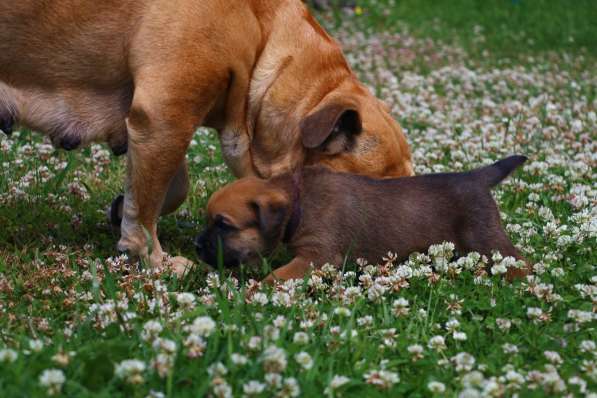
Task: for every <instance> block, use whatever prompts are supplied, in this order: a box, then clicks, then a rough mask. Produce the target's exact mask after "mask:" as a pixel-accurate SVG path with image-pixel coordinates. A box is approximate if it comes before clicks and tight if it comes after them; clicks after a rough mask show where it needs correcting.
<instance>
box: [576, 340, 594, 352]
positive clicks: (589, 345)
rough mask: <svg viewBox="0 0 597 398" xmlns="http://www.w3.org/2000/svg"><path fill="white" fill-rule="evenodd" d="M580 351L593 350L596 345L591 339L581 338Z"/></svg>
mask: <svg viewBox="0 0 597 398" xmlns="http://www.w3.org/2000/svg"><path fill="white" fill-rule="evenodd" d="M579 348H580V352H593V351H595V350H596V349H597V345H596V344H595V342H594V341H592V340H583V341H582V342H581V343H580V347H579Z"/></svg>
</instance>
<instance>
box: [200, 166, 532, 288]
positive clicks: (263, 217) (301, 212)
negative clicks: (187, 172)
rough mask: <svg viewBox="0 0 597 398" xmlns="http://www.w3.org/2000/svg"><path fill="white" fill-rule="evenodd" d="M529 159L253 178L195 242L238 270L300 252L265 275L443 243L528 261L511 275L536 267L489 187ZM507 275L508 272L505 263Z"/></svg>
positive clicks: (292, 274) (221, 196)
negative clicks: (412, 171)
mask: <svg viewBox="0 0 597 398" xmlns="http://www.w3.org/2000/svg"><path fill="white" fill-rule="evenodd" d="M525 160H526V157H524V156H511V157H509V158H506V159H503V160H500V161H499V162H497V163H495V164H493V165H491V166H487V167H483V168H480V169H477V170H473V171H471V172H467V173H444V174H429V175H421V176H416V177H405V178H391V179H374V178H370V177H367V176H358V175H354V174H348V173H338V172H334V171H331V170H329V169H326V168H322V167H307V168H305V169H304V175H303V176H302V177H301V178H298V179H297V178H296V175H297V174H298V173H295V175H294V176H293V175H291V174H285V175H282V176H277V177H275V178H272V179H270V180H262V179H258V178H254V177H247V178H243V179H240V180H237V181H235V182H233V183H232V184H230V185H227V186H225V187H223V188H222V189H220V190H219V191H217V192H216V193H214V194H213V195H212V197H211V198H210V200H209V203H208V206H207V210H208V218H209V221H208V226H207V228H206V230H205V231H204V232H203V233H202V234H201V235H200V236H199V237H198V238H197V239H196V246H197V252H198V254H199V256H200V257H202V258H203V260H204V261H206V262H207V263H209V264H211V265H217V263H218V260H219V258H221V259H222V261H223V265H225V266H228V267H234V266H237V265H239V264H240V263H245V264H247V263H249V264H250V263H252V262H256V261H259V260H260V256H261V255H267V254H268V253H269V252H270V251H271V250H272V249H274V248H275V247H276V246H278V245H279V244H280V243H282V242H285V243H288V245H289V247H290V249H291V250H292V251H293V252H294V255H295V257H294V259H293V260H292V261H291V262H290V263H288V264H287V265H285V266H283V267H281V268H278V269H277V270H275V271H274V272H273V273H272V274H271V275H270V276H269V277H268V278H266V281H268V282H272V281H273V280H274V277H275V278H279V279H282V280H287V279H292V278H302V277H303V276H304V274H305V272H306V271H307V270H308V269H309V266H310V264H312V263H313V264H314V265H315V266H321V265H323V264H324V263H331V264H337V265H338V264H342V263H343V260H344V257H345V256H348V257H349V258H350V259H353V260H354V259H357V258H365V259H367V260H369V261H371V262H375V261H380V260H381V258H382V256H384V255H386V253H387V252H388V250H390V251H392V252H395V253H396V255H397V258H398V259H399V260H400V261H402V260H404V259H406V258H408V256H409V255H410V254H411V253H413V252H415V251H418V252H422V251H425V250H427V248H428V247H429V246H430V245H433V244H439V243H442V242H444V241H450V242H454V244H455V246H456V250H457V251H458V252H459V253H462V254H464V253H468V252H471V251H476V252H478V253H480V254H483V255H488V256H491V252H492V250H498V251H499V252H500V253H501V254H502V255H503V256H511V257H513V258H514V259H516V260H521V262H522V265H523V266H522V267H520V268H516V267H511V268H508V269H507V274H506V277H507V278H508V279H509V280H511V279H513V278H514V277H521V276H523V275H526V274H527V273H528V272H529V270H528V266H527V265H526V263H525V261H524V259H523V258H522V256H521V255H520V254H519V252H518V251H517V250H516V248H515V247H514V245H512V242H510V239H508V236H507V235H506V232H505V231H504V229H503V228H502V226H501V223H500V214H499V210H498V207H497V206H496V203H495V201H494V200H493V198H492V196H491V193H490V192H489V190H490V188H491V187H493V186H495V185H497V184H498V183H499V182H500V181H501V180H503V179H504V178H506V177H507V176H508V175H509V174H510V173H512V172H513V171H514V170H515V169H516V168H517V167H519V166H520V165H521V164H522V163H524V161H525ZM504 272H506V270H504Z"/></svg>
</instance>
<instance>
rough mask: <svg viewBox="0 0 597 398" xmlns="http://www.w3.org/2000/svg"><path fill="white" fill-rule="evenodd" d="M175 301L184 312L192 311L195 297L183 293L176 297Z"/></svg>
mask: <svg viewBox="0 0 597 398" xmlns="http://www.w3.org/2000/svg"><path fill="white" fill-rule="evenodd" d="M176 301H177V302H178V304H179V305H180V306H181V307H182V308H184V309H185V310H187V311H188V310H192V309H193V308H195V301H196V298H195V295H194V294H193V293H188V292H183V293H178V294H177V295H176Z"/></svg>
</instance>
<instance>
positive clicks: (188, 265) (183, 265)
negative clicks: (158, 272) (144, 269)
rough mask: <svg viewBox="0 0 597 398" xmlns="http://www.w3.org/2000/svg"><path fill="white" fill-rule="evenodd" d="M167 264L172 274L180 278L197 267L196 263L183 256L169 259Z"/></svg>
mask: <svg viewBox="0 0 597 398" xmlns="http://www.w3.org/2000/svg"><path fill="white" fill-rule="evenodd" d="M167 264H168V267H169V268H170V270H171V271H172V273H174V274H176V275H177V276H178V277H179V278H182V276H183V275H185V274H187V273H188V272H189V271H190V270H192V269H193V268H194V267H195V263H194V262H192V261H191V260H189V259H188V258H185V257H182V256H176V257H170V258H168V260H167Z"/></svg>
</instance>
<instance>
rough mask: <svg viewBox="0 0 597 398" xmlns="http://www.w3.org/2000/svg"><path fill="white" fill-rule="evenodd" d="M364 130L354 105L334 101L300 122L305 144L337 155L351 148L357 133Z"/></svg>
mask: <svg viewBox="0 0 597 398" xmlns="http://www.w3.org/2000/svg"><path fill="white" fill-rule="evenodd" d="M362 130H363V126H362V123H361V115H359V112H358V110H357V107H356V106H354V105H349V104H344V103H342V102H332V103H328V104H325V105H323V106H321V107H318V108H317V109H316V110H315V111H313V112H312V113H310V114H309V115H307V116H306V117H305V118H304V119H303V120H302V121H301V123H300V132H301V138H302V143H303V146H304V147H305V148H307V149H319V150H321V151H322V152H324V153H325V154H328V155H336V154H338V153H341V152H345V151H348V150H350V148H351V147H352V145H353V144H354V140H355V138H354V137H355V135H357V134H359V133H360V132H361V131H362Z"/></svg>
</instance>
